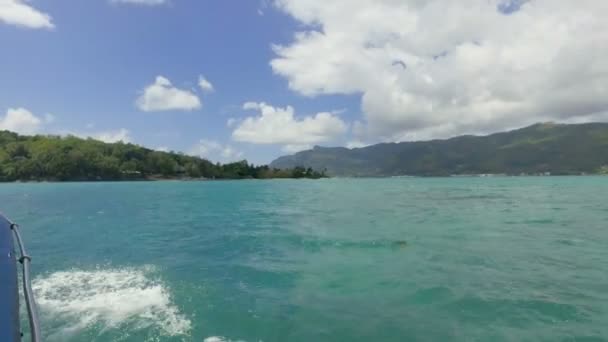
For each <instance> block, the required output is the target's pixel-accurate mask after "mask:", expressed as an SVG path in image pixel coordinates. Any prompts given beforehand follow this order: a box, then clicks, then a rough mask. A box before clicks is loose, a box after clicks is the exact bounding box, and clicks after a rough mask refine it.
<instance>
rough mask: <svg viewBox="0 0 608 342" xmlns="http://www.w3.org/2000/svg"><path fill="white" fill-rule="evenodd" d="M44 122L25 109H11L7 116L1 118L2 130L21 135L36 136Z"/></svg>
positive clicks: (0, 128) (0, 127)
mask: <svg viewBox="0 0 608 342" xmlns="http://www.w3.org/2000/svg"><path fill="white" fill-rule="evenodd" d="M43 124H44V120H43V119H41V118H39V117H37V116H36V115H34V114H32V112H30V111H29V110H27V109H25V108H9V109H8V111H7V112H6V115H4V116H3V117H0V130H7V131H11V132H16V133H19V134H27V135H29V134H35V133H37V132H39V131H40V129H41V128H42V125H43Z"/></svg>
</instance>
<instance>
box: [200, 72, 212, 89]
mask: <svg viewBox="0 0 608 342" xmlns="http://www.w3.org/2000/svg"><path fill="white" fill-rule="evenodd" d="M198 86H199V87H200V88H201V90H202V91H203V92H212V91H213V90H214V88H213V84H211V82H209V81H208V80H207V79H206V78H205V76H203V75H201V76H199V77H198Z"/></svg>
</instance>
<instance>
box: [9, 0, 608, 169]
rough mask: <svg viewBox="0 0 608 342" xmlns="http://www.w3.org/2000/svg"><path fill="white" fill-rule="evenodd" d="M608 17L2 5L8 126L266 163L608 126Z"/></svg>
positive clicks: (334, 7) (392, 9) (573, 9)
mask: <svg viewBox="0 0 608 342" xmlns="http://www.w3.org/2000/svg"><path fill="white" fill-rule="evenodd" d="M607 12H608V8H607V6H605V5H603V4H602V2H597V1H592V0H582V1H580V2H577V3H576V4H575V3H574V2H572V1H569V0H532V1H527V0H462V1H458V2H449V3H448V2H445V1H443V0H429V1H426V2H420V1H416V0H403V1H394V0H359V1H350V0H332V1H327V0H260V1H258V0H247V1H243V0H222V1H219V0H199V1H195V0H88V1H67V0H63V1H59V0H31V1H24V0H0V44H1V45H0V46H1V47H2V53H1V54H0V129H9V130H14V131H18V132H20V133H24V134H34V133H44V134H47V133H48V134H75V135H79V136H91V137H94V138H97V139H102V140H105V141H116V140H119V139H123V140H128V141H130V142H133V143H136V144H140V145H144V146H147V147H150V148H163V149H165V148H166V149H170V150H176V151H182V152H185V153H190V154H196V155H200V156H202V157H205V158H209V159H212V160H214V161H222V162H225V161H232V160H238V159H244V158H246V159H248V160H249V161H252V162H255V163H267V162H270V161H271V160H272V159H274V158H275V157H277V156H279V155H283V154H287V153H292V152H294V151H298V150H302V149H306V148H310V147H312V146H314V145H325V146H327V145H330V146H348V147H360V146H365V145H368V144H372V143H377V142H383V141H406V140H421V139H431V138H445V137H450V136H455V135H459V134H484V133H490V132H495V131H500V130H505V129H511V128H518V127H522V126H524V125H528V124H532V123H535V122H540V121H560V122H587V121H606V120H607V119H608V90H607V89H606V87H605V84H608V62H607V61H608V58H607V57H608V47H606V45H605V44H599V45H598V42H603V41H608V24H607V23H606V20H604V19H603V18H605V17H606V16H607V15H608V13H607ZM437 56H440V58H438V57H437ZM404 66H405V67H404ZM201 77H204V79H206V80H207V81H208V82H209V83H208V84H207V86H206V87H205V88H204V89H203V88H202V87H201V86H200V84H199V81H200V79H201ZM211 88H212V89H211Z"/></svg>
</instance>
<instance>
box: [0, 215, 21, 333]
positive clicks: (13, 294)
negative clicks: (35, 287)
mask: <svg viewBox="0 0 608 342" xmlns="http://www.w3.org/2000/svg"><path fill="white" fill-rule="evenodd" d="M0 341H7V342H14V341H21V331H20V328H19V288H18V284H17V260H16V257H15V245H14V240H13V232H12V231H11V227H10V222H9V221H8V220H7V219H6V218H4V217H3V216H2V215H0Z"/></svg>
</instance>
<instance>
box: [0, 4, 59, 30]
mask: <svg viewBox="0 0 608 342" xmlns="http://www.w3.org/2000/svg"><path fill="white" fill-rule="evenodd" d="M26 2H27V1H26V0H0V21H2V22H4V23H6V24H9V25H15V26H20V27H26V28H31V29H42V28H45V29H52V28H54V27H55V25H53V22H52V19H51V16H50V15H48V14H46V13H44V12H40V11H39V10H37V9H35V8H33V7H32V6H30V5H28V4H27V3H26Z"/></svg>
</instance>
